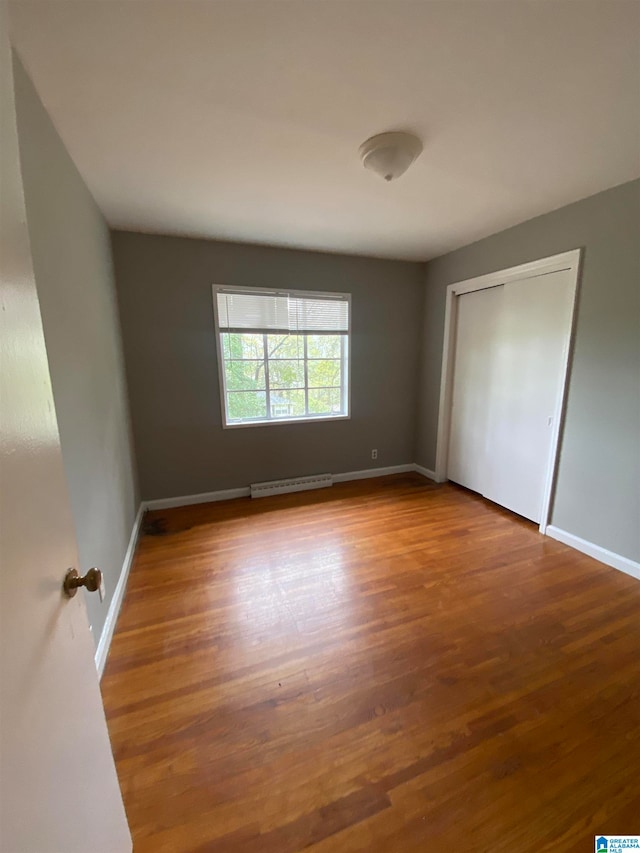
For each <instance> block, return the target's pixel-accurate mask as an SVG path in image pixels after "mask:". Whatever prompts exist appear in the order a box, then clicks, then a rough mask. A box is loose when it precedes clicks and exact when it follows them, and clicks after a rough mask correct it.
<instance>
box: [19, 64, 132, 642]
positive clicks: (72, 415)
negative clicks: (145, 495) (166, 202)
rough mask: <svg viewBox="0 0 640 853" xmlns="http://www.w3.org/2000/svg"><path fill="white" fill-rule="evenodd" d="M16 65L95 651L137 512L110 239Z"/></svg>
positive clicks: (24, 157) (33, 228) (36, 249)
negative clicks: (93, 583) (97, 573)
mask: <svg viewBox="0 0 640 853" xmlns="http://www.w3.org/2000/svg"><path fill="white" fill-rule="evenodd" d="M14 66H15V72H14V73H15V88H16V107H17V115H18V131H19V137H20V154H21V161H22V172H23V180H24V189H25V198H26V207H27V220H28V225H29V235H30V239H31V251H32V255H33V263H34V270H35V276H36V284H37V288H38V296H39V299H40V306H41V312H42V323H43V328H44V336H45V341H46V345H47V355H48V358H49V369H50V373H51V382H52V385H53V395H54V400H55V405H56V414H57V417H58V424H59V428H60V441H61V445H62V456H63V460H64V466H65V473H66V476H67V482H68V485H69V494H70V498H71V508H72V512H73V518H74V523H75V527H76V537H77V541H78V553H79V560H80V566H79V567H78V568H80V569H82V570H85V569H88V568H89V567H90V566H100V568H101V569H102V570H103V572H104V575H105V585H106V592H107V596H106V599H105V601H104V602H103V603H100V601H99V598H98V596H97V595H96V594H93V595H87V607H88V612H89V620H90V622H91V625H92V628H93V637H94V641H95V643H96V645H97V643H98V641H99V638H100V635H101V633H102V628H103V626H104V620H105V617H106V614H107V611H108V608H109V604H110V602H111V597H112V595H113V592H114V589H115V586H116V584H117V582H118V578H119V575H120V571H121V568H122V563H123V558H124V555H125V552H126V549H127V545H128V542H129V537H130V535H131V530H132V527H133V523H134V520H135V516H136V512H137V509H138V504H139V498H138V495H137V487H136V478H135V462H134V457H133V446H132V441H131V437H130V426H129V415H128V404H127V395H126V385H125V376H124V367H123V358H122V347H121V340H120V331H119V321H118V310H117V304H116V294H115V286H114V282H113V271H112V262H111V247H110V240H109V231H108V229H107V226H106V223H105V221H104V219H103V217H102V215H101V213H100V211H99V210H98V208H97V206H96V204H95V203H94V201H93V199H92V197H91V195H90V194H89V192H88V190H87V188H86V187H85V185H84V183H83V181H82V178H81V177H80V175H79V174H78V172H77V170H76V168H75V166H74V165H73V163H72V161H71V159H70V158H69V155H68V154H67V152H66V150H65V148H64V146H63V144H62V142H61V140H60V138H59V136H58V134H57V133H56V131H55V128H54V127H53V125H52V123H51V121H50V119H49V117H48V115H47V113H46V112H45V109H44V107H43V106H42V103H41V102H40V99H39V97H38V95H37V93H36V91H35V89H34V88H33V86H32V84H31V81H30V80H29V78H28V76H27V75H26V73H25V71H24V69H23V68H22V66H21V64H20V62H19V61H18V60H17V59H16V60H15V62H14ZM63 569H64V567H61V568H60V571H61V573H63ZM61 578H62V574H61Z"/></svg>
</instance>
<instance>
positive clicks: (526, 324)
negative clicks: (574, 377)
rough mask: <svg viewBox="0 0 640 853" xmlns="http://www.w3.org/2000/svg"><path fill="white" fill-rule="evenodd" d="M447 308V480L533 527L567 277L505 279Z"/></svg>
mask: <svg viewBox="0 0 640 853" xmlns="http://www.w3.org/2000/svg"><path fill="white" fill-rule="evenodd" d="M457 302H458V305H457V324H456V338H455V348H454V374H453V392H452V409H451V426H450V437H449V459H448V467H447V476H448V478H449V479H450V480H453V481H454V482H456V483H460V484H461V485H463V486H467V488H470V489H473V490H474V491H476V492H479V493H480V494H482V495H484V496H485V497H487V498H489V499H490V500H492V501H495V502H496V503H498V504H500V505H501V506H505V507H507V508H508V509H511V510H513V511H514V512H517V513H518V514H520V515H522V516H524V517H525V518H529V519H531V520H532V521H536V522H540V519H541V513H542V505H543V496H544V490H545V484H546V480H547V476H548V472H549V465H550V462H551V460H550V456H551V451H552V439H553V435H554V419H555V418H556V417H557V414H556V413H557V411H558V410H559V401H560V397H561V394H562V385H563V378H564V369H565V355H566V348H567V347H568V345H569V338H570V329H571V315H572V309H573V274H572V272H571V271H570V270H563V271H560V272H553V273H549V274H547V275H541V276H537V277H534V278H526V279H521V280H517V281H512V282H509V283H507V284H505V285H501V286H498V287H491V288H489V289H484V290H477V291H472V292H470V293H466V294H462V295H460V296H458V297H457Z"/></svg>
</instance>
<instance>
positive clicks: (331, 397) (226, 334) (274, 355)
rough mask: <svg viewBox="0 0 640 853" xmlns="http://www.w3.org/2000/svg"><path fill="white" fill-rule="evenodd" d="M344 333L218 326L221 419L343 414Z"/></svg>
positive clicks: (345, 376) (237, 421)
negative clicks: (221, 402)
mask: <svg viewBox="0 0 640 853" xmlns="http://www.w3.org/2000/svg"><path fill="white" fill-rule="evenodd" d="M347 341H348V333H346V332H343V331H337V330H336V331H333V332H332V331H319V330H315V329H314V330H309V331H302V330H300V331H297V330H293V329H292V330H291V331H289V332H286V331H283V332H279V331H278V330H275V329H273V328H271V329H268V330H266V329H265V330H264V331H263V330H258V329H256V328H253V329H251V328H242V329H241V330H240V329H239V330H238V332H235V331H233V330H232V329H231V328H230V327H229V326H227V327H226V328H223V329H221V330H220V343H221V348H220V349H221V355H222V364H221V367H222V373H223V380H224V391H225V394H224V404H225V412H226V422H227V423H229V424H242V423H243V422H250V423H254V422H270V421H283V420H285V421H286V420H288V421H295V420H304V419H309V420H313V419H317V418H320V419H323V418H332V417H346V416H347V415H348V388H347V380H348V370H347V358H348V346H347Z"/></svg>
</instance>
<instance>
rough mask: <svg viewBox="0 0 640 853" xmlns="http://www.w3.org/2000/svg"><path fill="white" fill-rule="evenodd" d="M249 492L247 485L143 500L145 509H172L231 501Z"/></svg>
mask: <svg viewBox="0 0 640 853" xmlns="http://www.w3.org/2000/svg"><path fill="white" fill-rule="evenodd" d="M250 494H251V489H250V488H249V486H242V487H241V488H239V489H221V490H220V491H218V492H200V493H199V494H196V495H180V496H178V497H177V498H157V499H156V500H153V501H144V508H145V510H147V509H173V508H174V507H177V506H193V505H194V504H209V503H215V502H216V501H232V500H234V499H235V498H248V497H249V495H250Z"/></svg>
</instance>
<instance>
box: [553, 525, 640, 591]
mask: <svg viewBox="0 0 640 853" xmlns="http://www.w3.org/2000/svg"><path fill="white" fill-rule="evenodd" d="M546 535H547V536H550V537H551V538H552V539H556V540H557V541H558V542H562V543H563V545H568V546H569V547H570V548H575V549H576V551H582V553H583V554H587V555H588V556H589V557H593V558H594V559H595V560H599V561H600V562H601V563H605V565H607V566H612V567H613V568H614V569H618V570H619V571H621V572H624V573H625V574H627V575H631V577H632V578H636V579H637V580H640V563H636V562H635V561H634V560H630V559H629V558H628V557H622V556H621V555H620V554H616V553H614V552H613V551H608V550H607V549H606V548H602V547H601V546H600V545H595V544H594V543H593V542H588V541H587V540H586V539H581V538H580V537H579V536H574V535H573V533H567V531H566V530H561V529H560V528H559V527H554V526H553V525H552V524H550V525H548V526H547V531H546Z"/></svg>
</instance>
